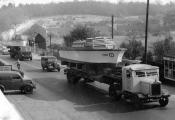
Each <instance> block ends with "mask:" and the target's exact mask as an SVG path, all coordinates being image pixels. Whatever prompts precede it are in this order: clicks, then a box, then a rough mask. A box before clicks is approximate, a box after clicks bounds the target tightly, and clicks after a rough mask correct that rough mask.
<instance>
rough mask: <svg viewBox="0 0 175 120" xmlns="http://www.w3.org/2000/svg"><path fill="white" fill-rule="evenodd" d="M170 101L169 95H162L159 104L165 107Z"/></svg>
mask: <svg viewBox="0 0 175 120" xmlns="http://www.w3.org/2000/svg"><path fill="white" fill-rule="evenodd" d="M168 102H169V99H168V97H162V98H160V99H159V104H160V106H161V107H165V106H166V105H167V104H168Z"/></svg>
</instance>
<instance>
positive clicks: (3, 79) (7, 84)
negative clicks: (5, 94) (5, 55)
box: [0, 75, 11, 90]
mask: <svg viewBox="0 0 175 120" xmlns="http://www.w3.org/2000/svg"><path fill="white" fill-rule="evenodd" d="M0 84H1V85H3V86H4V88H5V90H11V77H10V76H9V75H1V76H0Z"/></svg>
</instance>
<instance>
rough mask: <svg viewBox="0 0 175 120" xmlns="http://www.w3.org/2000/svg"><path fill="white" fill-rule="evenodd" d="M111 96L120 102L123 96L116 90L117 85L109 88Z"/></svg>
mask: <svg viewBox="0 0 175 120" xmlns="http://www.w3.org/2000/svg"><path fill="white" fill-rule="evenodd" d="M109 96H110V97H112V98H114V99H115V100H120V99H121V96H122V94H121V93H120V92H119V91H118V90H117V89H116V87H115V85H110V86H109Z"/></svg>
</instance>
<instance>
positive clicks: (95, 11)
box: [0, 1, 169, 32]
mask: <svg viewBox="0 0 175 120" xmlns="http://www.w3.org/2000/svg"><path fill="white" fill-rule="evenodd" d="M145 6H146V4H145V3H137V2H136V3H120V4H118V5H116V4H112V3H107V2H94V1H84V2H65V3H58V4H54V3H52V4H46V5H39V4H38V5H34V4H33V5H20V6H19V7H13V6H8V7H2V8H1V9H0V32H2V31H4V30H7V29H9V28H11V27H12V26H13V25H14V24H19V23H21V22H23V21H25V20H27V19H33V18H36V17H37V18H38V17H46V16H56V15H66V14H69V15H75V14H83V15H85V14H88V15H89V14H91V15H101V16H110V15H112V14H114V15H115V16H120V17H123V16H143V15H145V9H146V8H145ZM167 10H169V7H168V5H164V6H163V5H150V15H151V16H155V15H159V14H164V13H166V11H167Z"/></svg>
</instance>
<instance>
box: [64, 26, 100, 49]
mask: <svg viewBox="0 0 175 120" xmlns="http://www.w3.org/2000/svg"><path fill="white" fill-rule="evenodd" d="M99 35H100V34H99V32H97V31H95V30H94V29H93V28H90V27H87V26H82V25H78V26H76V27H75V29H73V30H72V31H71V32H70V34H68V35H66V36H63V38H64V43H65V44H64V45H65V46H66V47H71V45H72V43H73V42H74V41H76V40H85V39H86V38H89V37H96V36H99Z"/></svg>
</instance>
